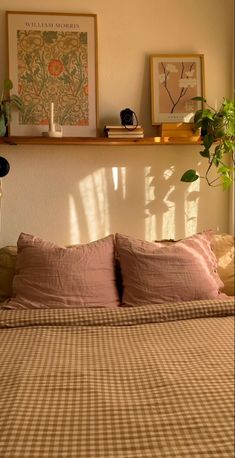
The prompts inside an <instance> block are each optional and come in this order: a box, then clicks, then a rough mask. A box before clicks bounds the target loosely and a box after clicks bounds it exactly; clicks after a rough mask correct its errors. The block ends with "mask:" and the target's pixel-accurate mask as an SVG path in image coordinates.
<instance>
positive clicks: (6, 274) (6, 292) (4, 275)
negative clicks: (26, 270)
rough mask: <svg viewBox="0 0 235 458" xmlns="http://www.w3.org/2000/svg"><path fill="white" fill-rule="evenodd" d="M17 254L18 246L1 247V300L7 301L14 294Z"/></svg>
mask: <svg viewBox="0 0 235 458" xmlns="http://www.w3.org/2000/svg"><path fill="white" fill-rule="evenodd" d="M16 256H17V248H16V246H6V247H3V248H0V302H3V301H5V300H6V299H8V298H9V297H11V295H12V281H13V277H14V274H15V265H16Z"/></svg>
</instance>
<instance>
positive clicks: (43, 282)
mask: <svg viewBox="0 0 235 458" xmlns="http://www.w3.org/2000/svg"><path fill="white" fill-rule="evenodd" d="M17 247H18V255H17V262H16V274H15V276H14V280H13V296H12V298H11V300H10V301H9V302H8V304H7V308H11V309H16V308H17V309H19V308H22V309H25V308H64V307H81V306H86V307H115V306H118V305H119V297H118V291H117V287H116V283H115V258H114V235H109V236H107V237H105V238H103V239H100V240H97V241H95V242H91V243H88V244H84V245H77V246H74V247H68V248H65V247H62V246H58V245H56V244H54V243H52V242H47V241H45V240H43V239H41V238H40V237H36V236H33V235H30V234H24V233H22V234H20V236H19V239H18V242H17Z"/></svg>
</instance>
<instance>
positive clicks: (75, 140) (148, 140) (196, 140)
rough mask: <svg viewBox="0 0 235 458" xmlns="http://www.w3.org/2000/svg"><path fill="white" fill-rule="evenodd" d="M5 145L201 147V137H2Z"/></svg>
mask: <svg viewBox="0 0 235 458" xmlns="http://www.w3.org/2000/svg"><path fill="white" fill-rule="evenodd" d="M0 144H5V145H7V144H8V145H100V146H126V145H128V146H132V145H133V146H140V145H145V146H146V145H149V146H153V145H155V146H156V145H200V144H201V139H200V137H145V138H137V139H135V138H115V139H114V138H107V137H62V138H56V137H22V136H21V137H0Z"/></svg>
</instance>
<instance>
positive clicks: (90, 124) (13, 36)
mask: <svg viewBox="0 0 235 458" xmlns="http://www.w3.org/2000/svg"><path fill="white" fill-rule="evenodd" d="M6 16H7V30H8V32H7V33H8V52H9V78H10V79H11V81H12V83H13V86H14V88H15V91H17V93H18V95H19V96H20V98H21V99H22V101H23V110H21V111H20V112H19V113H18V112H16V111H13V110H12V116H11V120H10V124H9V132H10V135H11V136H18V135H19V136H41V135H46V136H47V135H49V124H50V123H51V117H50V114H51V107H52V106H53V122H54V125H55V130H56V132H61V133H62V136H63V137H96V136H97V124H98V88H97V86H98V85H97V80H98V77H97V15H96V14H92V13H89V14H73V13H47V12H42V13H35V12H28V11H27V12H25V11H18V12H17V11H7V12H6Z"/></svg>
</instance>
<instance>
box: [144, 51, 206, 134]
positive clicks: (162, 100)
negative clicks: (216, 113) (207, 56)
mask: <svg viewBox="0 0 235 458" xmlns="http://www.w3.org/2000/svg"><path fill="white" fill-rule="evenodd" d="M150 73H151V112H152V124H153V125H157V124H160V123H171V122H172V123H176V122H177V123H178V122H187V123H188V122H189V123H190V122H193V115H194V113H195V111H196V110H198V109H200V108H202V106H203V103H202V102H200V101H195V100H192V97H197V96H201V97H204V56H203V54H155V55H151V56H150Z"/></svg>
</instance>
